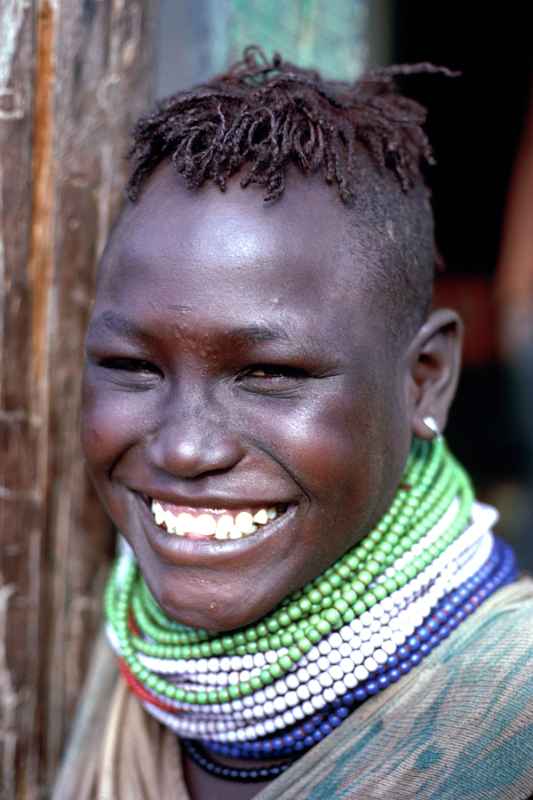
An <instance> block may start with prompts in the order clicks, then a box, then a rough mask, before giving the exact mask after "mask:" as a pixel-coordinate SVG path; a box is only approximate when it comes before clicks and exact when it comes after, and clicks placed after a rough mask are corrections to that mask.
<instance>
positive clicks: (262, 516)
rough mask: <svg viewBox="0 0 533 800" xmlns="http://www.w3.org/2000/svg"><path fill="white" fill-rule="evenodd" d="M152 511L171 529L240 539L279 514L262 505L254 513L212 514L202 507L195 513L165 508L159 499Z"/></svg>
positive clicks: (171, 530)
mask: <svg viewBox="0 0 533 800" xmlns="http://www.w3.org/2000/svg"><path fill="white" fill-rule="evenodd" d="M151 508H152V514H153V515H154V519H155V521H156V524H157V525H162V524H163V523H164V524H165V527H166V529H167V531H168V532H169V533H175V534H177V535H178V536H185V535H186V534H187V533H191V534H196V535H197V536H208V537H214V538H215V539H240V538H241V537H242V536H248V535H249V534H251V533H254V531H256V530H257V527H258V526H259V525H266V524H267V522H271V521H272V520H274V519H276V517H277V516H278V511H277V509H276V508H260V509H259V510H258V511H256V512H255V513H254V514H251V513H250V512H249V511H239V512H237V513H232V512H230V511H225V512H224V513H223V514H209V513H208V512H205V511H202V512H201V513H199V514H191V513H188V512H186V511H181V512H180V513H179V514H173V513H172V511H169V510H168V509H165V508H163V506H162V505H161V503H160V502H159V501H158V500H152V504H151Z"/></svg>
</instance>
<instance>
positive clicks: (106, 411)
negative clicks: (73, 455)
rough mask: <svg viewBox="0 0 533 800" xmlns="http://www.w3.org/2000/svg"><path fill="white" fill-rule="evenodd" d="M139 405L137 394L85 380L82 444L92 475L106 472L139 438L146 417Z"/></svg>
mask: <svg viewBox="0 0 533 800" xmlns="http://www.w3.org/2000/svg"><path fill="white" fill-rule="evenodd" d="M141 406H142V401H141V400H140V396H139V395H137V396H135V395H134V394H131V395H127V394H126V395H125V394H124V392H118V391H113V389H110V388H109V387H108V386H107V387H105V388H104V387H102V386H101V385H99V384H98V383H97V382H95V381H91V380H90V379H89V378H87V377H85V378H84V383H83V402H82V414H81V442H82V447H83V451H84V453H85V457H86V459H87V463H88V465H89V468H90V470H91V472H93V474H94V475H95V476H98V473H100V472H102V471H107V470H108V469H109V468H110V467H111V466H112V465H113V464H114V463H115V461H116V460H117V458H119V456H120V455H121V453H122V452H124V451H125V450H126V449H127V448H128V447H130V446H131V445H132V444H134V443H135V441H138V439H139V437H140V436H142V428H143V419H145V418H146V415H145V414H144V413H143V411H142V407H141Z"/></svg>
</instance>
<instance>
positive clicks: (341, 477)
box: [82, 166, 412, 631]
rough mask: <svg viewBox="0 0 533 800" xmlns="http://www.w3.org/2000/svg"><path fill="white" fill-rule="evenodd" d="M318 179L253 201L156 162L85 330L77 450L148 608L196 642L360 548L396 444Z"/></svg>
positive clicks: (366, 295) (342, 245) (395, 365)
mask: <svg viewBox="0 0 533 800" xmlns="http://www.w3.org/2000/svg"><path fill="white" fill-rule="evenodd" d="M354 236H355V234H354V233H353V229H352V227H351V225H350V220H349V212H348V211H347V210H346V209H345V208H344V207H343V206H342V204H341V203H340V201H339V200H338V199H337V197H336V194H335V191H334V190H333V189H331V188H330V187H328V186H326V185H325V184H322V182H321V179H319V178H316V179H315V178H306V179H300V178H297V177H296V176H291V179H290V181H289V185H288V187H287V191H286V193H285V195H284V196H283V197H282V199H281V200H280V201H279V202H277V203H275V204H273V205H272V206H265V205H264V204H263V203H262V200H261V197H260V194H259V192H258V191H256V190H255V189H253V188H252V189H247V190H246V191H243V190H241V189H240V187H239V185H238V181H232V182H231V183H230V187H229V189H228V191H227V193H226V194H222V193H221V192H220V191H219V190H218V189H216V188H213V187H207V188H204V189H202V190H200V191H197V192H194V193H193V192H190V191H188V190H187V189H185V188H184V187H183V185H182V182H181V179H179V178H178V177H177V176H176V175H175V174H174V172H173V171H172V170H171V169H170V168H169V167H168V166H164V167H162V168H160V169H159V170H158V171H157V173H156V174H155V175H154V176H153V177H152V178H151V180H150V181H149V183H148V184H147V187H146V188H145V190H144V192H143V194H142V196H141V199H140V200H139V201H138V203H136V204H135V205H130V206H129V207H128V208H127V210H126V212H125V213H124V215H123V217H122V219H121V221H120V223H119V225H118V227H117V229H116V231H115V233H114V235H113V237H112V240H111V242H110V245H109V246H108V249H107V251H106V254H105V256H104V259H103V263H102V267H101V272H100V276H99V282H98V290H97V296H96V302H95V306H94V309H93V313H92V318H91V323H90V326H89V332H88V336H87V360H86V366H85V377H84V410H83V421H82V437H83V445H84V449H85V453H86V457H87V461H88V465H89V469H90V472H91V474H92V477H93V479H94V482H95V484H96V487H97V489H98V492H99V494H100V497H101V498H102V501H103V502H104V504H105V506H106V508H107V510H108V512H109V514H110V515H111V517H112V519H113V521H114V523H115V525H116V526H117V528H118V529H119V530H120V531H121V532H122V533H123V534H124V536H125V537H126V538H127V540H128V541H129V542H130V544H131V545H132V547H133V549H134V551H135V553H136V556H137V559H138V561H139V564H140V568H141V570H142V572H143V573H144V576H145V578H146V580H147V582H148V584H149V586H150V588H151V590H152V592H153V594H154V596H155V598H156V599H157V600H158V602H159V603H160V605H161V606H163V608H164V609H165V610H166V611H167V613H168V614H169V615H170V616H172V617H174V618H175V619H177V620H179V621H180V622H183V623H185V624H189V625H195V626H201V627H205V628H208V629H209V630H212V631H225V630H230V629H233V628H237V627H241V626H244V625H246V624H249V623H251V622H253V621H254V620H257V619H258V618H259V617H261V616H263V615H265V614H266V613H267V612H268V611H270V610H271V609H272V608H273V607H274V606H276V605H277V604H278V603H280V602H281V601H282V600H283V599H284V598H285V597H286V596H287V595H288V594H289V593H291V592H293V591H295V590H296V589H298V588H299V587H301V586H302V585H303V584H305V583H306V582H308V581H309V580H311V579H312V578H314V577H315V576H317V575H318V574H320V573H321V572H322V571H323V570H324V569H326V567H328V566H329V565H330V564H331V563H332V562H333V561H335V560H336V559H337V558H339V557H340V556H341V555H342V554H343V553H345V552H346V551H347V550H348V549H349V548H350V547H351V546H352V545H353V544H354V543H355V542H357V541H358V540H359V539H361V537H362V536H364V535H365V534H366V533H367V532H368V531H369V530H370V529H371V528H372V526H373V525H374V524H375V523H376V522H377V521H378V519H379V517H380V516H381V515H382V514H383V512H384V511H385V509H386V507H387V506H388V505H389V504H390V502H391V499H392V497H393V495H394V492H395V489H396V486H397V484H398V481H399V479H400V477H401V473H402V468H403V465H404V463H405V459H406V457H407V452H408V449H409V445H410V440H411V422H410V416H411V411H412V409H411V408H410V407H411V405H412V402H411V396H412V380H411V378H410V375H409V369H408V366H407V356H406V355H405V354H404V353H403V351H402V348H399V347H398V346H393V342H392V341H391V334H390V333H388V332H387V326H386V324H385V320H384V319H383V315H382V314H379V313H377V311H376V308H375V307H374V305H373V302H372V296H371V293H370V292H369V291H368V290H366V291H365V286H364V283H365V282H364V272H365V270H366V269H369V268H371V265H368V264H366V263H365V262H364V259H363V260H361V259H359V260H358V257H357V256H354V254H353V253H354V250H355V252H356V251H357V248H356V247H355V248H354V246H353V239H354ZM154 499H155V500H159V501H161V502H163V503H167V504H172V508H173V509H174V511H175V514H176V515H177V514H178V513H179V512H180V511H182V512H183V511H187V512H188V513H191V515H192V516H193V517H194V516H198V515H199V514H200V513H202V512H205V513H206V514H211V516H212V517H213V518H214V519H215V521H217V518H218V517H219V516H220V515H221V514H222V513H223V512H226V513H228V514H229V515H230V516H233V517H235V515H236V514H237V513H239V512H240V511H249V510H251V512H252V513H255V512H256V511H258V510H260V509H269V508H272V507H275V508H277V509H278V511H279V515H278V517H277V518H276V519H274V520H273V521H271V522H269V523H268V524H266V525H263V526H261V527H259V528H258V529H257V531H256V532H255V533H252V534H250V535H248V536H245V537H243V538H240V539H228V540H217V539H215V538H213V536H207V535H200V534H197V535H196V536H195V537H192V536H189V535H185V536H178V535H177V534H170V533H167V532H166V531H165V530H164V529H163V528H162V527H161V526H160V525H158V524H156V521H155V518H154V515H153V513H152V511H151V508H150V505H151V502H152V500H154Z"/></svg>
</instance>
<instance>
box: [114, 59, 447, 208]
mask: <svg viewBox="0 0 533 800" xmlns="http://www.w3.org/2000/svg"><path fill="white" fill-rule="evenodd" d="M430 72H441V73H444V74H452V73H450V71H449V70H447V69H445V68H443V67H435V66H433V65H431V64H426V63H424V64H415V65H412V66H392V67H386V68H383V69H379V70H375V71H373V72H369V73H367V74H366V75H364V76H363V77H362V78H360V79H359V80H357V81H355V82H354V83H346V82H342V81H328V80H324V79H323V78H322V77H321V75H320V73H319V72H317V71H316V70H312V69H303V68H301V67H298V66H295V65H294V64H291V63H290V62H288V61H284V60H283V59H282V58H281V56H280V55H279V54H275V55H274V56H273V58H272V60H271V61H269V60H268V59H267V58H266V56H265V55H264V53H263V51H262V50H261V49H260V48H259V47H257V46H250V47H248V48H246V49H245V51H244V55H243V59H242V61H239V62H237V63H236V64H234V65H233V66H231V67H230V68H229V69H228V71H227V72H226V73H224V74H222V75H219V76H217V77H215V78H213V79H212V80H210V81H209V82H207V83H205V84H203V85H200V86H198V87H196V88H194V89H192V90H191V91H185V92H179V93H177V94H175V95H173V96H171V97H169V98H167V99H166V100H163V101H162V102H161V103H159V104H158V106H157V107H156V109H155V111H154V112H153V113H152V114H150V115H148V116H146V117H143V118H142V119H140V120H139V122H138V123H137V125H136V127H135V129H134V131H133V145H132V147H131V150H130V159H131V161H132V164H133V172H132V175H131V178H130V181H129V183H128V186H127V193H128V196H129V198H130V199H131V200H135V199H136V198H137V196H138V194H139V191H140V188H141V186H142V183H143V181H144V180H145V179H146V178H147V176H149V175H150V174H151V173H152V172H153V170H154V169H155V168H156V167H157V165H158V164H159V163H160V162H162V161H164V160H167V159H170V160H171V161H172V163H173V164H174V167H175V169H176V170H177V172H178V173H179V174H180V175H182V176H183V177H184V178H185V181H186V183H187V185H188V186H189V187H190V188H191V189H193V188H199V187H200V186H202V185H203V184H204V183H205V182H206V181H212V182H214V183H215V184H216V185H217V186H218V187H219V188H220V189H221V190H224V189H225V187H226V184H227V181H228V179H229V178H231V177H232V175H234V174H235V173H237V172H239V171H240V170H241V169H242V168H243V167H245V166H246V167H247V168H246V169H245V172H244V174H243V176H242V177H241V186H242V187H243V188H244V187H246V186H248V185H249V184H253V183H255V184H258V185H259V186H261V187H264V189H265V197H264V199H265V200H266V201H272V200H276V199H277V198H279V197H280V195H281V194H282V193H283V190H284V188H285V177H286V171H287V167H288V166H289V165H290V164H293V165H296V166H297V167H298V168H299V169H300V170H301V172H302V173H304V174H309V173H314V172H317V171H319V170H321V171H322V173H323V175H324V178H325V180H326V181H327V182H328V183H334V184H336V185H337V188H338V192H339V194H340V197H341V198H342V200H343V201H345V202H349V201H350V200H351V199H352V197H353V194H354V190H355V182H356V178H357V166H358V161H360V160H361V158H362V157H363V156H364V155H367V154H368V155H370V157H371V159H372V161H373V162H374V164H375V165H376V166H377V167H378V169H380V170H390V171H391V172H392V173H393V174H394V175H395V176H396V178H397V180H398V181H399V183H400V186H401V187H402V189H403V190H404V191H407V190H408V189H409V188H410V187H411V186H412V185H413V184H415V183H416V182H417V181H419V180H420V179H421V172H422V169H423V167H424V165H425V164H431V163H432V161H433V158H432V154H431V147H430V144H429V142H428V139H427V136H426V134H425V133H424V130H423V128H422V125H423V123H424V121H425V118H426V111H425V109H424V107H423V106H421V105H420V104H419V103H417V102H416V101H415V100H412V99H410V98H407V97H404V96H402V95H401V94H399V93H398V92H397V90H396V86H395V79H396V78H397V77H399V76H404V75H412V74H416V73H430ZM363 151H366V152H365V153H363Z"/></svg>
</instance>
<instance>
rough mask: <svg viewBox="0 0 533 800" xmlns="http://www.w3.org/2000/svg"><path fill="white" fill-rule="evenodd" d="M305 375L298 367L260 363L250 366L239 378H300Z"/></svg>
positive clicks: (274, 379)
mask: <svg viewBox="0 0 533 800" xmlns="http://www.w3.org/2000/svg"><path fill="white" fill-rule="evenodd" d="M305 377H307V373H306V371H305V370H303V369H299V368H298V367H291V366H288V365H280V364H260V365H258V366H254V367H250V368H249V369H247V370H246V371H245V372H244V373H243V374H242V375H241V377H240V379H241V380H243V379H244V380H246V379H251V380H258V381H261V380H273V381H278V380H301V379H302V378H305Z"/></svg>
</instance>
